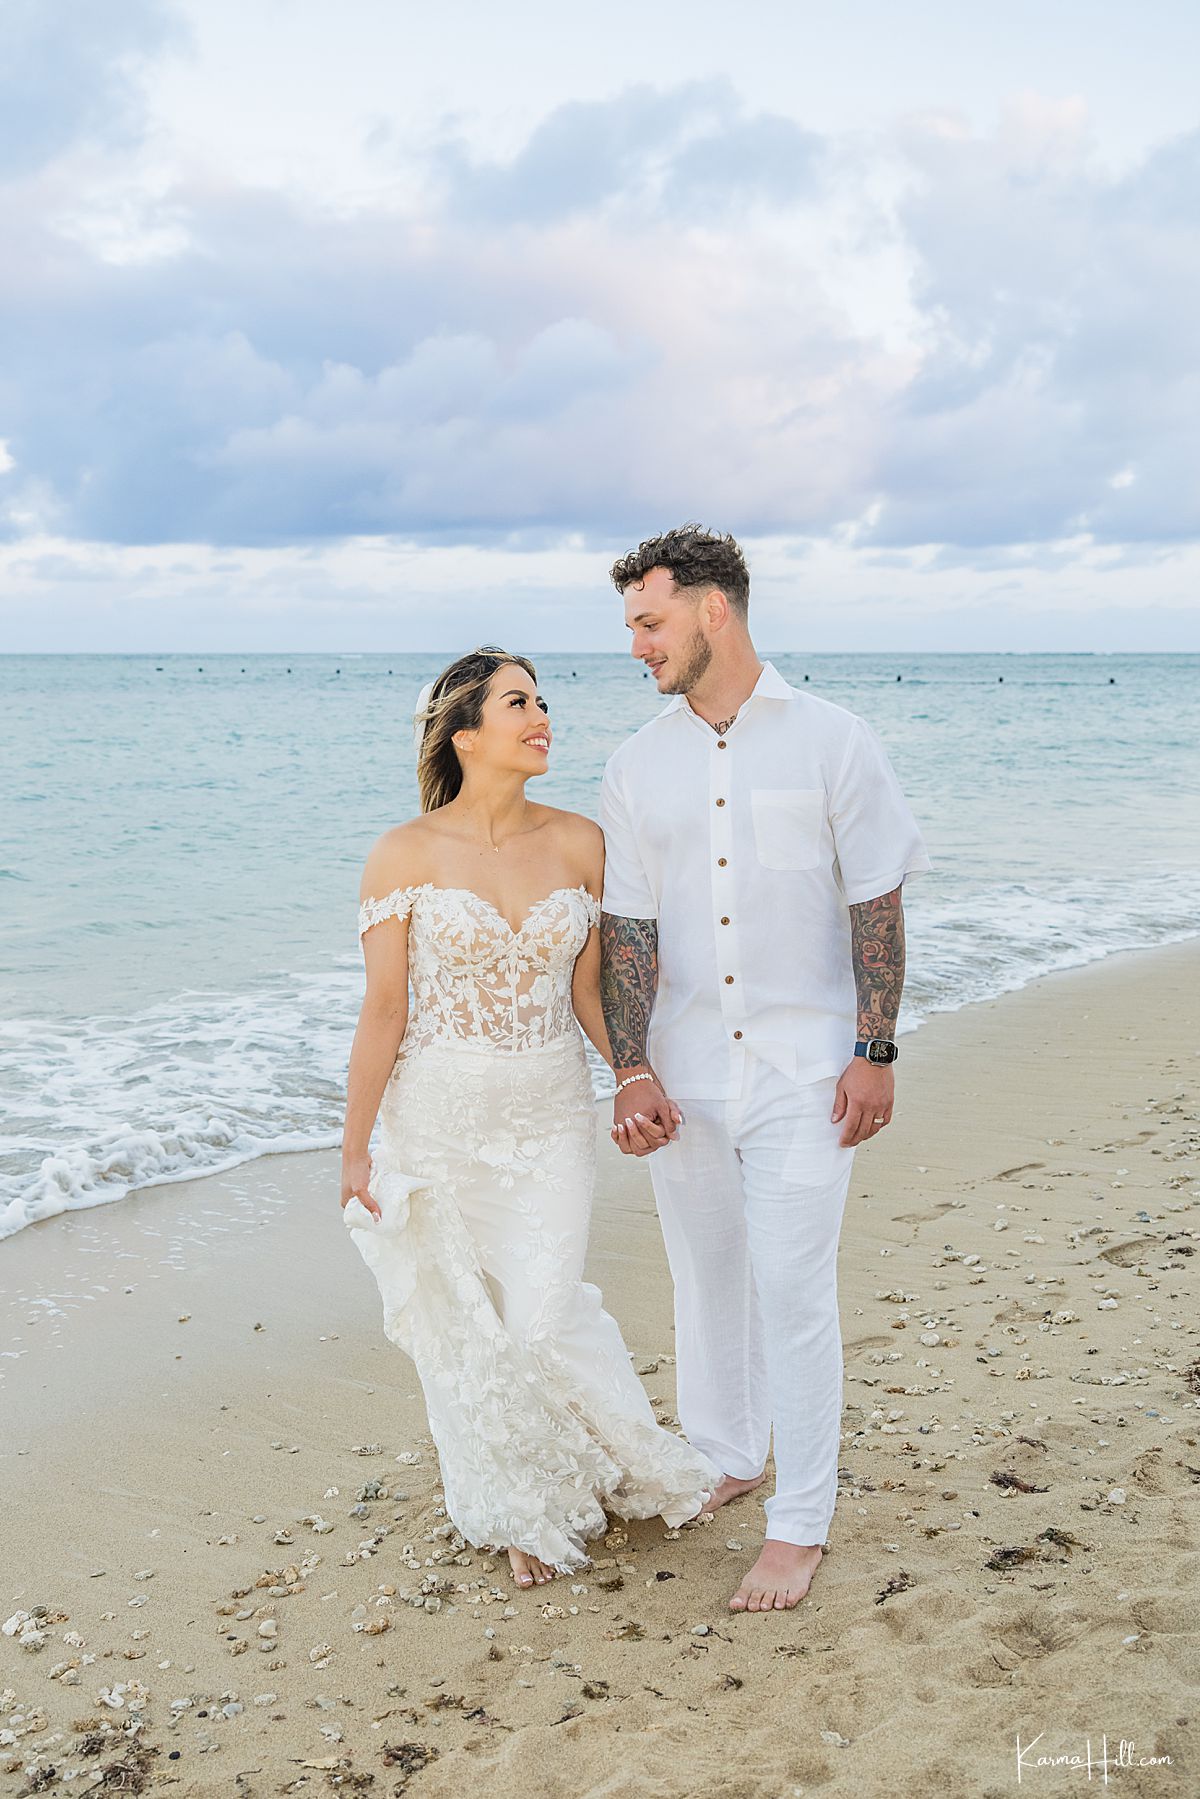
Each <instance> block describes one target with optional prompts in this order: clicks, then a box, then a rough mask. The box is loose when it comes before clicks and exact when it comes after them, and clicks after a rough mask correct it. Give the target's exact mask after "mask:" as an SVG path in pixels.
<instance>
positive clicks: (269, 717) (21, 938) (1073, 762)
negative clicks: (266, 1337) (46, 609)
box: [0, 645, 1200, 1236]
mask: <svg viewBox="0 0 1200 1799" xmlns="http://www.w3.org/2000/svg"><path fill="white" fill-rule="evenodd" d="M514 647H516V648H521V647H522V646H520V645H516V646H514ZM455 653H457V652H455V651H447V653H446V655H445V656H444V657H439V656H426V655H422V656H404V655H395V656H380V655H342V656H336V655H297V656H292V657H288V656H284V655H279V656H276V655H270V656H263V655H259V656H237V655H221V656H205V655H199V656H178V655H176V656H153V655H146V656H95V655H72V654H70V653H63V654H60V655H53V656H6V657H3V658H0V766H2V768H3V785H2V795H3V797H2V802H0V806H2V809H0V1236H4V1235H8V1234H11V1233H12V1232H13V1231H15V1230H17V1229H19V1228H20V1227H21V1226H22V1225H24V1224H26V1223H28V1222H30V1221H31V1220H34V1219H38V1218H44V1217H48V1216H51V1215H52V1214H54V1213H56V1212H61V1211H64V1210H66V1209H69V1208H80V1207H88V1206H94V1205H99V1204H102V1203H106V1202H109V1201H115V1200H118V1199H120V1198H121V1197H122V1196H123V1195H124V1194H125V1193H127V1192H128V1191H129V1190H130V1189H131V1188H132V1187H135V1186H146V1185H153V1184H155V1183H160V1182H164V1181H170V1180H178V1179H182V1178H185V1177H187V1176H191V1175H195V1174H197V1173H202V1172H205V1171H209V1170H216V1169H219V1168H227V1167H230V1166H232V1165H233V1164H235V1163H238V1162H242V1161H246V1160H248V1159H250V1158H253V1157H256V1156H261V1155H266V1154H269V1153H271V1152H272V1151H277V1150H282V1149H297V1148H302V1147H328V1146H332V1145H336V1144H337V1143H338V1141H339V1140H340V1122H341V1112H342V1103H343V1089H344V1078H345V1067H346V1060H347V1057H348V1054H349V1048H350V1041H351V1037H352V1035H353V1031H354V1025H355V1020H356V1018H357V1013H358V1006H359V1003H360V1000H361V995H362V960H361V952H360V950H359V947H358V942H357V936H356V915H357V906H358V882H359V873H360V870H361V866H362V862H363V858H364V856H365V854H366V852H367V850H368V848H369V847H370V845H371V843H372V842H373V840H374V839H375V837H376V836H377V835H378V833H379V832H380V831H381V830H383V829H384V828H386V827H387V826H388V825H390V824H394V823H397V822H399V821H400V820H401V819H403V818H406V817H409V816H411V814H412V813H413V812H414V811H415V810H416V805H417V800H416V787H415V780H414V765H413V747H412V725H411V713H412V707H413V703H414V700H415V698H416V694H417V691H418V689H419V687H420V685H421V683H422V682H423V681H425V680H427V679H429V678H430V677H432V676H433V675H434V674H436V672H437V671H438V669H439V668H440V667H442V666H443V664H444V663H445V662H446V661H448V660H449V659H450V657H451V656H452V655H453V654H455ZM530 653H532V654H533V655H534V657H535V660H537V661H538V668H539V678H540V683H541V687H542V691H543V693H544V694H545V696H546V698H547V700H548V702H549V705H550V710H551V716H552V718H553V721H554V725H555V731H556V740H555V746H554V751H553V755H552V763H551V770H550V773H549V774H548V775H547V776H546V777H545V778H544V779H541V780H539V782H538V783H537V786H536V794H537V797H538V798H539V799H541V800H545V801H547V802H548V803H550V804H552V805H560V806H567V807H572V808H574V809H577V810H580V811H583V812H587V813H589V814H591V815H592V816H594V815H595V809H596V797H597V791H598V787H599V781H600V774H601V770H602V768H603V764H604V761H605V758H606V756H607V755H608V754H609V753H610V751H611V750H612V749H613V748H614V747H615V745H616V744H617V743H619V742H620V741H621V739H622V738H623V737H625V736H626V735H627V734H628V733H629V732H630V731H632V730H634V729H635V728H636V727H637V726H638V725H639V724H641V723H642V722H643V721H644V720H645V719H646V718H648V717H649V716H651V714H652V713H653V712H654V711H655V710H656V709H657V708H658V707H659V706H660V705H661V704H662V703H663V702H662V701H661V700H660V699H659V697H658V695H657V693H656V691H655V689H654V687H653V684H652V683H651V682H650V681H649V680H648V679H645V678H644V677H643V674H642V671H641V669H640V668H639V667H637V666H635V665H634V664H633V663H632V661H631V660H630V659H628V658H627V657H624V656H619V655H579V656H565V655H553V656H545V657H542V658H538V657H537V655H536V651H532V652H530ZM764 653H765V654H770V652H769V651H767V652H764ZM772 660H773V661H775V663H776V665H777V666H778V667H779V668H780V670H781V671H782V672H783V674H784V675H785V676H786V677H787V678H788V679H789V680H791V681H793V682H795V683H796V684H797V685H803V684H804V682H805V681H806V679H807V682H808V685H809V687H810V689H811V690H812V691H813V692H815V693H818V694H821V695H822V696H824V697H825V698H827V699H830V700H833V701H835V702H836V703H838V704H839V705H843V706H847V707H849V708H850V709H851V710H853V711H855V712H859V713H861V714H863V716H865V717H866V718H867V719H868V720H869V721H870V722H871V724H872V725H873V726H874V727H875V729H876V730H877V731H878V732H879V733H880V735H881V736H882V738H883V740H884V742H885V744H886V745H887V746H888V749H889V751H890V753H891V756H892V759H893V762H894V763H895V766H896V769H897V771H898V773H899V776H900V779H901V781H902V783H903V785H904V787H905V790H906V792H907V794H908V796H909V799H910V801H911V803H912V805H913V808H914V810H915V811H916V813H917V815H918V817H919V819H920V821H921V824H922V827H923V829H924V831H925V834H926V839H927V841H928V844H929V848H930V852H931V854H932V856H933V858H934V860H935V863H936V865H937V866H936V872H935V873H934V874H932V875H927V876H924V877H922V879H921V880H920V881H917V882H914V883H913V886H912V889H911V891H910V894H909V896H908V900H907V907H906V909H907V913H908V925H909V974H908V984H907V989H906V1006H905V1013H904V1016H903V1020H902V1025H903V1027H904V1028H909V1029H911V1028H913V1027H914V1026H916V1025H918V1024H919V1023H920V1022H921V1020H922V1019H924V1018H926V1017H928V1016H929V1014H930V1013H933V1012H937V1011H943V1010H947V1009H952V1008H955V1007H958V1006H962V1005H965V1004H967V1003H969V1002H971V1001H973V1000H978V999H982V998H986V997H990V996H993V995H996V994H999V993H1002V992H1005V991H1006V990H1008V989H1011V988H1014V987H1020V986H1023V985H1024V984H1025V983H1026V982H1028V981H1030V980H1033V979H1035V978H1036V977H1037V976H1038V975H1040V974H1043V973H1045V972H1047V971H1049V970H1051V969H1056V968H1063V967H1068V966H1071V965H1072V964H1078V963H1083V962H1087V961H1090V960H1092V959H1094V958H1096V957H1100V956H1104V955H1108V954H1110V953H1112V952H1113V951H1116V950H1124V949H1131V948H1137V947H1139V946H1144V945H1151V944H1155V943H1163V942H1169V941H1172V940H1175V939H1178V938H1181V937H1186V936H1191V935H1194V934H1196V932H1197V931H1198V930H1200V924H1198V922H1197V901H1196V894H1197V876H1198V875H1200V779H1198V776H1197V746H1198V745H1200V657H1197V656H1182V655H1180V656H1156V655H1146V656H1086V655H1083V656H1033V655H1030V656H1018V655H1012V656H959V655H942V656H939V655H921V656H912V657H900V656H890V655H889V656H873V655H861V656H857V655H856V656H830V655H823V656H802V655H795V654H780V655H773V656H772ZM599 1084H600V1085H601V1086H602V1084H603V1083H602V1077H599Z"/></svg>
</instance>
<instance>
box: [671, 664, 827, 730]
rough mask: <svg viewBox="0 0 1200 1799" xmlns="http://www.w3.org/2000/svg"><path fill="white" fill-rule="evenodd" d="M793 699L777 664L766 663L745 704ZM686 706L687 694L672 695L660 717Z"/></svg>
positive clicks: (790, 689) (791, 691) (791, 692)
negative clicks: (752, 701) (757, 701)
mask: <svg viewBox="0 0 1200 1799" xmlns="http://www.w3.org/2000/svg"><path fill="white" fill-rule="evenodd" d="M793 697H794V695H793V690H792V688H791V687H789V685H788V683H787V682H786V681H785V680H784V678H783V676H782V675H781V674H780V672H779V670H778V669H777V668H776V667H775V664H774V663H773V662H764V663H763V665H762V672H761V674H760V675H759V677H758V680H757V681H756V682H755V683H754V689H753V691H752V693H751V694H750V699H748V700H747V701H746V702H745V704H746V705H749V703H750V700H790V699H792V698H793ZM685 705H687V695H686V694H685V693H676V694H672V696H671V698H670V699H669V700H668V701H667V703H666V705H665V706H664V707H663V709H662V711H661V712H660V713H659V715H658V716H659V717H660V718H666V716H667V714H668V713H669V712H677V711H678V710H679V708H680V707H681V706H685ZM688 710H689V712H690V711H691V710H692V708H691V707H690V706H688ZM738 710H739V711H740V710H741V708H740V707H739V708H738Z"/></svg>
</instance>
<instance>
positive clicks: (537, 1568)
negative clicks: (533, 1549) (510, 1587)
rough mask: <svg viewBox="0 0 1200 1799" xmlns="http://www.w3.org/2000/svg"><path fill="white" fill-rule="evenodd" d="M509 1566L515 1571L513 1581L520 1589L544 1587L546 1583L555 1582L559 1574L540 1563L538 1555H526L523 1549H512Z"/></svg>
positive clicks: (544, 1563)
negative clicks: (555, 1577) (556, 1575)
mask: <svg viewBox="0 0 1200 1799" xmlns="http://www.w3.org/2000/svg"><path fill="white" fill-rule="evenodd" d="M508 1561H509V1566H510V1567H511V1569H512V1571H513V1579H514V1580H515V1581H516V1583H517V1585H518V1586H519V1587H533V1586H537V1587H540V1586H544V1585H545V1583H546V1581H548V1580H553V1579H554V1576H555V1574H556V1573H557V1572H558V1570H557V1569H556V1568H551V1567H550V1566H549V1564H548V1563H546V1562H539V1560H538V1558H537V1556H536V1555H526V1554H525V1551H524V1550H523V1549H510V1550H509V1552H508Z"/></svg>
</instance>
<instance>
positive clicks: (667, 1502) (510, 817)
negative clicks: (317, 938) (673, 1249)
mask: <svg viewBox="0 0 1200 1799" xmlns="http://www.w3.org/2000/svg"><path fill="white" fill-rule="evenodd" d="M416 726H417V730H418V734H419V751H418V761H417V775H418V782H419V786H420V794H421V815H420V817H418V818H414V819H410V820H409V821H408V822H407V823H405V824H402V825H397V826H395V827H394V828H393V829H392V830H389V831H385V832H384V833H383V835H382V836H381V837H380V838H379V839H378V841H377V842H376V843H375V844H374V846H373V847H372V849H371V851H370V854H369V855H368V857H367V862H366V866H365V868H364V871H363V878H362V886H361V889H360V906H359V920H358V923H359V936H360V939H361V942H362V948H363V957H364V960H365V963H366V983H367V984H366V996H365V998H364V1001H363V1006H362V1012H361V1015H360V1017H359V1021H358V1028H357V1030H356V1032H355V1036H354V1044H353V1047H352V1050H351V1055H350V1064H349V1071H348V1078H347V1103H346V1120H345V1130H344V1134H343V1143H342V1193H341V1203H342V1208H343V1213H342V1216H343V1219H344V1222H345V1224H346V1225H347V1227H348V1228H349V1230H350V1233H351V1236H352V1239H353V1241H354V1243H355V1245H356V1246H357V1248H358V1249H359V1250H360V1251H361V1253H362V1256H363V1259H364V1260H365V1261H366V1263H367V1264H368V1266H369V1267H370V1268H371V1270H372V1272H373V1274H374V1275H375V1278H376V1280H377V1281H378V1284H379V1289H380V1293H381V1295H382V1298H383V1312H384V1318H383V1325H384V1330H385V1332H386V1334H387V1335H388V1337H389V1338H390V1339H391V1340H392V1341H393V1342H394V1343H397V1344H398V1345H399V1346H400V1347H401V1348H402V1349H404V1350H405V1351H406V1352H407V1353H408V1355H409V1356H410V1357H411V1358H412V1360H413V1362H414V1363H415V1365H416V1368H417V1372H418V1374H419V1376H420V1379H421V1385H422V1387H423V1389H424V1394H425V1403H426V1406H427V1409H428V1413H429V1425H430V1430H431V1432H432V1434H433V1439H434V1442H435V1443H436V1445H437V1450H438V1458H439V1461H440V1464H441V1473H442V1482H443V1486H444V1488H445V1494H446V1510H447V1513H448V1515H449V1517H450V1518H451V1519H452V1520H453V1522H454V1524H455V1525H456V1527H457V1528H458V1530H459V1531H461V1533H462V1535H463V1537H464V1538H466V1540H467V1541H468V1542H470V1543H473V1544H475V1546H476V1547H477V1548H481V1549H491V1550H497V1551H498V1550H500V1549H506V1550H507V1552H508V1557H509V1561H510V1563H511V1565H512V1569H513V1573H514V1576H515V1578H516V1580H517V1582H518V1583H519V1584H520V1585H522V1586H530V1585H533V1584H534V1583H537V1584H539V1585H540V1584H541V1583H542V1582H544V1581H546V1580H548V1579H550V1578H551V1576H552V1575H553V1574H554V1573H555V1572H559V1573H571V1572H574V1571H575V1570H577V1569H579V1568H583V1567H586V1566H587V1565H588V1563H589V1557H588V1554H587V1551H586V1549H585V1547H584V1545H585V1542H586V1541H588V1540H589V1539H591V1538H594V1537H597V1536H600V1535H602V1534H603V1533H604V1531H605V1530H607V1528H608V1524H607V1521H606V1518H605V1511H604V1508H605V1507H607V1508H608V1509H609V1510H610V1511H613V1512H615V1513H617V1514H618V1515H619V1516H621V1517H623V1518H647V1517H651V1516H653V1515H654V1514H656V1513H657V1514H660V1515H661V1516H662V1518H663V1519H664V1520H665V1522H666V1523H667V1524H668V1525H670V1526H675V1525H678V1524H681V1523H683V1522H684V1520H685V1519H688V1518H691V1517H695V1516H696V1515H697V1514H698V1513H699V1512H700V1511H701V1510H703V1509H705V1507H706V1506H707V1502H708V1501H709V1500H710V1499H711V1498H712V1496H713V1493H714V1491H715V1490H716V1488H717V1486H718V1484H719V1483H720V1480H721V1472H720V1470H719V1469H717V1468H716V1467H714V1465H713V1464H712V1463H711V1462H710V1461H709V1460H708V1458H707V1457H706V1456H704V1455H703V1454H701V1453H700V1451H699V1450H696V1449H693V1448H692V1446H691V1445H690V1444H689V1443H688V1442H687V1441H686V1440H685V1439H684V1438H682V1437H679V1436H676V1435H675V1434H674V1433H672V1432H670V1431H667V1430H664V1429H663V1428H662V1427H661V1426H660V1425H659V1424H658V1423H657V1422H656V1421H655V1418H654V1414H653V1411H652V1410H651V1407H650V1402H649V1400H648V1399H647V1397H646V1394H645V1393H644V1391H643V1390H642V1386H641V1383H640V1381H639V1380H638V1378H637V1376H636V1375H635V1373H634V1371H633V1369H632V1367H631V1365H630V1360H629V1353H628V1351H627V1350H626V1348H625V1344H624V1342H623V1340H622V1337H621V1333H620V1330H619V1329H618V1327H617V1324H616V1322H615V1321H614V1319H613V1318H611V1317H610V1316H609V1314H608V1313H607V1312H606V1311H605V1310H604V1309H603V1305H602V1301H601V1295H600V1292H599V1290H598V1289H597V1288H596V1287H594V1286H591V1285H590V1284H589V1283H588V1282H586V1281H584V1279H583V1266H584V1255H585V1251H586V1248H587V1234H588V1223H589V1215H590V1211H591V1203H592V1182H593V1174H594V1164H595V1154H596V1138H597V1125H596V1111H595V1104H594V1100H593V1096H592V1089H591V1082H590V1079H589V1075H588V1066H587V1058H586V1055H585V1053H584V1047H583V1038H582V1036H581V1035H580V1028H579V1027H580V1026H581V1025H582V1027H583V1030H584V1031H586V1033H587V1035H588V1036H589V1037H590V1039H591V1041H592V1042H593V1043H594V1044H595V1046H596V1048H597V1050H598V1051H599V1052H600V1054H601V1055H602V1056H603V1057H604V1059H605V1060H606V1061H607V1062H609V1063H610V1065H611V1060H612V1058H611V1054H610V1050H609V1043H608V1036H607V1033H606V1031H605V1027H604V1019H603V1013H602V1011H601V1004H600V992H599V965H600V946H599V933H598V930H597V925H598V921H599V916H600V903H599V895H600V893H601V890H602V889H601V883H602V875H603V862H604V840H603V836H602V834H601V831H600V828H599V826H598V825H596V824H594V823H592V821H591V820H590V819H586V818H582V817H580V816H579V814H577V813H574V812H562V811H559V810H557V809H556V808H555V807H552V806H543V805H539V804H537V803H536V802H535V801H532V800H529V799H527V798H526V795H525V784H526V782H527V781H528V780H529V778H530V777H531V776H533V775H540V774H544V773H545V772H546V768H547V761H548V757H549V753H550V744H551V739H552V733H551V729H550V721H549V718H548V716H547V708H546V704H545V702H544V700H542V699H541V698H540V696H539V695H538V691H537V683H536V677H535V673H534V669H533V666H532V664H531V663H529V662H527V661H526V660H525V658H524V657H522V656H512V655H509V654H507V653H506V652H505V651H503V650H499V649H494V648H485V649H479V650H475V651H473V652H472V653H471V654H470V655H467V656H462V657H460V658H459V660H458V661H457V662H453V663H451V665H450V666H449V668H447V669H445V670H443V672H442V674H441V675H439V676H438V678H437V680H436V681H434V682H433V683H432V684H431V686H430V687H429V688H426V689H425V690H424V691H423V692H422V694H421V697H420V699H419V700H418V703H417V714H416ZM410 982H411V984H412V993H413V1002H414V1003H413V1005H412V1009H411V1011H410V1008H409V983H410ZM377 1116H378V1119H379V1126H380V1129H379V1139H378V1144H377V1148H376V1151H375V1154H374V1156H373V1157H372V1155H371V1154H370V1152H369V1150H368V1144H369V1141H370V1137H371V1132H372V1129H373V1127H374V1124H375V1120H376V1117H377ZM675 1122H676V1123H677V1122H678V1114H675ZM643 1128H644V1129H645V1130H646V1131H647V1134H648V1135H649V1136H651V1137H652V1138H653V1137H654V1135H655V1131H656V1127H653V1126H650V1125H646V1126H644V1127H643ZM657 1136H658V1141H659V1142H662V1141H664V1140H665V1138H664V1134H663V1133H662V1131H661V1130H659V1131H657Z"/></svg>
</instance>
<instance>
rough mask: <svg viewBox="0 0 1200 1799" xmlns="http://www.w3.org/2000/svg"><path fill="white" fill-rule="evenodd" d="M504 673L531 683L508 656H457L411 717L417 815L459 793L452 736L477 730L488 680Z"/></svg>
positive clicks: (521, 664) (520, 663) (524, 662)
mask: <svg viewBox="0 0 1200 1799" xmlns="http://www.w3.org/2000/svg"><path fill="white" fill-rule="evenodd" d="M509 667H516V668H523V669H524V670H525V673H526V674H527V675H528V676H529V677H530V679H531V680H532V681H534V682H535V683H536V681H537V670H536V669H535V668H534V666H533V663H532V662H530V660H529V658H528V657H527V656H514V655H511V654H510V653H509V651H508V650H502V649H498V648H497V646H496V645H495V644H490V643H489V644H483V645H481V646H480V648H479V649H477V650H471V651H470V652H469V653H468V654H467V655H465V656H460V657H459V658H458V660H457V662H452V663H451V664H450V666H449V667H448V668H444V669H443V670H442V672H441V674H440V675H439V676H438V678H437V680H436V681H435V682H434V683H433V688H432V690H431V692H430V695H429V700H428V703H427V704H426V705H425V706H424V707H423V709H422V710H421V711H419V712H418V713H416V714H415V717H414V724H415V725H416V727H417V729H418V730H419V731H420V733H421V745H420V749H419V750H418V752H417V786H418V788H419V789H420V793H421V810H422V812H434V811H436V810H437V808H438V807H439V806H445V805H447V804H448V803H449V802H450V801H451V800H452V799H454V797H455V795H456V794H457V793H458V792H459V790H460V788H461V787H462V778H463V777H462V763H461V762H460V761H459V757H458V751H457V750H456V749H455V747H454V741H453V740H454V734H455V732H456V731H477V730H478V729H479V726H480V723H481V722H482V719H483V706H484V701H485V700H486V699H487V696H488V689H489V688H490V687H491V684H492V680H493V678H494V676H495V675H496V674H497V673H498V672H499V671H500V669H502V668H509Z"/></svg>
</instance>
